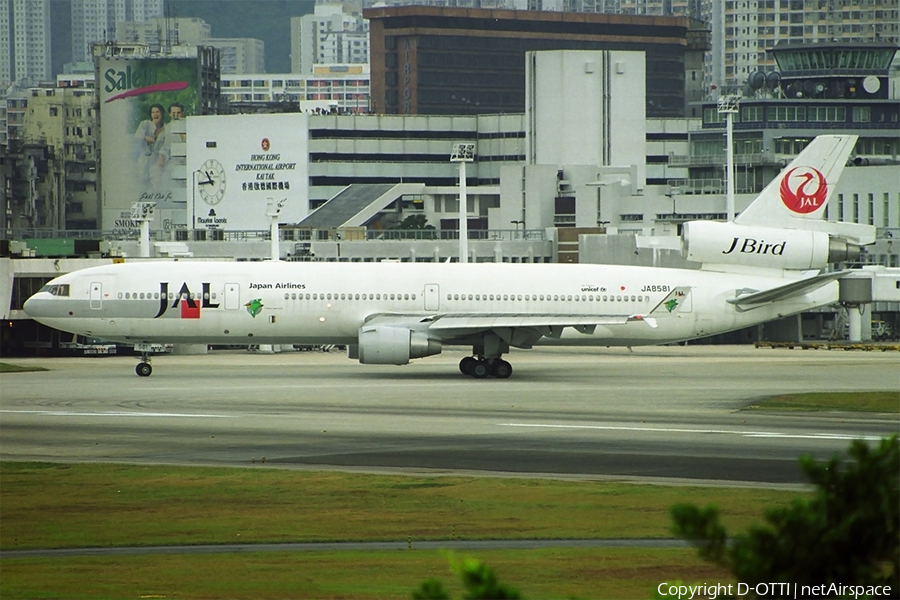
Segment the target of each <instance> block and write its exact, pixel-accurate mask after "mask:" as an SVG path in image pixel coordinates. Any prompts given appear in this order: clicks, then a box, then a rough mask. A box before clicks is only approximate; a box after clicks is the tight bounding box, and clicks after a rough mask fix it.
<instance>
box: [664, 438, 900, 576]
mask: <svg viewBox="0 0 900 600" xmlns="http://www.w3.org/2000/svg"><path fill="white" fill-rule="evenodd" d="M848 455H849V458H850V459H851V460H850V461H849V463H845V461H843V460H841V459H840V458H838V457H837V456H835V457H833V458H831V459H830V460H828V461H826V462H823V463H819V462H816V461H815V460H814V459H812V458H811V457H803V458H801V459H800V465H801V468H802V469H803V471H804V473H806V475H807V477H809V479H810V481H811V482H812V483H813V484H814V485H815V486H816V491H815V494H814V495H813V496H812V497H811V498H801V499H797V500H795V501H794V502H793V503H791V505H789V506H787V507H780V508H772V509H769V510H767V511H766V514H765V521H766V525H765V526H752V527H750V528H749V529H748V531H747V533H746V534H743V535H738V536H735V537H734V538H733V539H731V541H730V542H729V541H728V535H727V532H726V531H725V528H724V526H723V525H722V524H721V523H720V521H719V511H718V510H717V509H716V507H715V506H707V507H706V508H698V507H696V506H694V505H686V504H679V505H675V506H673V507H672V510H671V514H672V518H673V520H674V526H673V531H674V532H675V534H676V535H678V536H680V537H683V538H685V539H687V540H689V541H690V542H692V543H693V544H694V545H696V546H697V548H698V550H699V554H700V556H701V557H702V558H704V559H706V560H708V561H711V562H714V563H717V564H720V565H722V566H725V567H727V568H729V569H730V570H731V572H732V573H733V574H734V576H735V578H736V579H737V581H741V582H761V581H762V582H789V583H796V584H798V585H801V586H802V585H811V586H812V585H822V584H831V583H838V584H840V583H849V582H856V583H859V584H866V585H890V586H891V587H892V588H893V589H894V590H897V589H900V509H898V507H900V443H898V438H897V436H896V435H894V436H892V437H890V438H887V439H883V440H881V442H880V443H879V444H878V446H877V447H875V448H872V447H870V446H869V444H867V443H866V442H863V441H860V440H856V441H854V442H853V443H852V444H851V445H850V448H849V450H848Z"/></svg>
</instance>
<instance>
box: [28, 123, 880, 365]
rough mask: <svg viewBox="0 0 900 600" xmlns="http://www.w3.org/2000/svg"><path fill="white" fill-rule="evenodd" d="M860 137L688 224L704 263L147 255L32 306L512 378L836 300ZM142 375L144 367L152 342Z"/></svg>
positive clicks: (57, 319) (234, 341)
mask: <svg viewBox="0 0 900 600" xmlns="http://www.w3.org/2000/svg"><path fill="white" fill-rule="evenodd" d="M855 141H856V136H844V135H827V136H819V137H817V138H816V139H815V140H813V142H812V143H810V144H809V146H807V148H806V149H805V150H804V151H803V152H802V153H801V154H800V155H799V156H798V157H797V158H796V159H795V160H794V161H793V162H792V163H791V164H790V165H788V167H787V168H786V169H785V170H784V171H783V172H782V173H781V174H780V175H779V176H778V177H777V178H776V179H775V180H774V181H772V182H771V183H770V184H769V185H768V186H767V187H766V189H765V190H763V192H762V193H761V194H760V196H759V197H758V198H757V199H756V200H755V201H754V202H753V204H751V205H750V206H749V207H748V208H747V209H746V210H745V211H744V212H743V213H741V214H740V216H738V217H737V218H736V219H735V220H734V221H733V222H726V223H723V222H707V221H695V222H689V223H686V224H685V225H684V228H683V236H682V245H683V253H684V255H685V257H686V258H688V259H690V260H693V261H697V262H699V263H701V264H702V267H701V268H700V269H699V270H697V269H665V268H652V267H630V266H609V265H590V264H572V265H568V264H489V263H486V264H459V263H438V264H435V263H379V264H373V263H365V264H363V263H299V262H277V261H275V262H190V261H188V262H185V261H176V262H172V261H166V262H162V261H145V262H129V263H127V264H110V265H105V266H101V267H94V268H90V269H84V270H82V271H76V272H74V273H69V274H67V275H63V276H62V277H58V278H56V279H54V280H53V281H51V282H50V283H49V284H47V285H46V286H45V287H44V288H43V289H41V291H39V292H38V293H37V294H35V295H34V296H32V297H31V298H30V299H29V300H28V301H27V302H26V303H25V312H26V313H27V314H28V315H29V316H31V317H33V318H34V319H35V320H37V321H39V322H41V323H43V324H45V325H48V326H50V327H54V328H57V329H61V330H63V331H68V332H72V333H77V334H81V335H85V336H90V337H95V338H101V339H104V340H111V341H118V342H124V343H129V344H135V347H136V348H137V349H139V350H142V349H145V348H147V347H148V345H149V344H151V343H175V344H177V343H187V344H229V345H240V344H345V345H347V346H348V348H349V356H350V357H351V358H358V359H359V362H361V363H366V364H393V365H403V364H407V363H408V362H409V361H410V359H412V358H420V357H424V356H430V355H433V354H438V353H440V352H441V348H442V347H444V346H471V347H472V356H468V357H466V358H464V359H462V361H461V362H460V364H459V368H460V370H461V371H462V372H463V373H464V374H467V375H471V376H474V377H476V378H484V377H487V376H493V377H498V378H506V377H509V376H510V374H511V373H512V367H511V365H510V364H509V363H508V362H507V361H505V360H503V359H502V355H503V354H505V353H507V352H509V350H510V348H513V347H514V348H531V347H532V346H534V345H538V344H552V345H600V346H635V345H646V344H663V343H669V342H676V341H682V340H690V339H696V338H700V337H704V336H709V335H713V334H717V333H723V332H727V331H732V330H735V329H739V328H743V327H747V326H750V325H754V324H758V323H762V322H765V321H770V320H773V319H777V318H779V317H783V316H785V315H790V314H796V313H799V312H801V311H805V310H809V309H812V308H815V307H818V306H824V305H828V304H831V303H833V302H835V301H836V300H837V297H838V285H837V281H836V280H837V279H838V278H839V277H841V275H842V273H821V271H822V270H823V269H825V268H826V267H827V266H828V264H829V263H833V262H841V261H845V260H848V259H852V258H854V257H856V256H857V255H858V254H859V252H860V246H862V245H865V244H871V243H873V242H874V239H875V230H874V227H871V226H867V225H855V224H851V223H834V222H825V221H823V220H822V216H823V213H824V211H825V204H826V202H827V201H828V197H829V196H830V195H831V193H832V192H833V190H834V187H835V184H836V183H837V181H838V177H839V176H840V173H841V171H842V170H843V167H844V164H845V162H846V161H847V158H848V156H849V154H850V152H851V150H852V149H853V146H854V143H855ZM136 372H137V374H138V375H141V376H148V375H150V373H151V367H150V363H149V357H148V354H147V353H146V352H145V353H144V356H143V357H142V359H141V362H140V363H139V364H138V365H137V368H136Z"/></svg>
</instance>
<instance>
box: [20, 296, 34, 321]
mask: <svg viewBox="0 0 900 600" xmlns="http://www.w3.org/2000/svg"><path fill="white" fill-rule="evenodd" d="M36 308H37V303H36V302H35V300H34V296H32V297H30V298H29V299H28V300H26V301H25V304H23V305H22V310H24V311H25V314H26V315H28V316H29V317H35V316H36V314H35V309H36Z"/></svg>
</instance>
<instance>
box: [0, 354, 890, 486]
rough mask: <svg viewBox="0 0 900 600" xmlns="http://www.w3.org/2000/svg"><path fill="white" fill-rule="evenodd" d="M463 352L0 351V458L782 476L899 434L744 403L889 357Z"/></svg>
mask: <svg viewBox="0 0 900 600" xmlns="http://www.w3.org/2000/svg"><path fill="white" fill-rule="evenodd" d="M462 356H463V353H462V352H445V353H444V354H442V355H440V356H436V357H430V358H427V359H422V360H419V361H416V362H414V363H412V364H410V365H408V366H404V367H394V366H371V365H360V364H358V363H356V362H355V361H351V360H348V359H347V358H346V357H344V356H343V355H342V354H341V353H339V352H332V353H321V352H290V353H280V354H254V353H248V352H244V351H227V352H225V351H216V352H212V353H210V354H208V355H203V356H170V355H164V356H159V357H156V358H154V361H153V367H154V373H153V375H152V376H151V377H148V378H139V377H137V376H136V375H135V374H134V365H135V364H136V362H137V360H136V359H135V358H132V357H92V358H46V359H9V360H7V362H11V363H13V364H19V365H26V366H27V365H37V366H42V367H45V368H47V369H49V370H48V371H42V372H29V373H7V374H3V375H2V376H0V459H3V460H36V461H54V462H55V461H103V462H131V463H143V464H146V463H166V464H187V465H229V466H232V465H245V466H248V467H250V466H254V465H255V466H257V467H259V466H262V465H265V466H277V467H285V468H316V469H319V468H325V469H351V470H356V469H359V470H367V471H368V470H371V471H396V472H408V473H409V472H411V473H418V472H427V473H445V472H452V473H468V474H471V473H484V474H491V475H497V474H506V475H526V474H527V475H538V476H551V477H588V478H603V477H614V478H620V479H626V480H641V481H667V482H685V481H689V482H690V481H703V482H704V483H708V482H718V483H725V484H738V483H748V482H749V483H755V484H762V485H785V484H787V485H794V484H799V483H802V482H803V481H804V480H803V477H802V474H801V472H800V470H799V467H798V465H797V457H798V456H800V455H802V454H812V455H813V456H816V457H819V458H825V457H830V456H831V455H833V454H835V453H841V452H843V451H845V450H846V448H847V446H848V445H849V443H850V440H852V439H855V438H863V439H869V440H873V441H874V440H877V439H878V438H880V437H883V436H886V435H890V434H892V433H897V432H898V431H900V419H898V417H897V415H883V414H870V413H805V414H786V413H771V412H763V411H758V410H751V409H748V408H747V407H748V406H749V405H750V404H752V403H753V402H754V400H756V399H759V398H762V397H765V396H769V395H774V394H781V393H793V392H805V391H839V390H851V391H855V390H887V391H895V392H898V402H900V353H897V352H883V353H882V352H844V351H833V350H832V351H824V350H799V349H796V350H786V349H776V350H772V349H756V348H753V347H750V346H687V347H681V346H671V347H648V348H635V349H634V351H633V352H631V351H629V350H628V349H625V348H584V349H559V348H542V349H536V350H531V351H519V352H514V353H513V354H512V355H510V357H509V360H510V362H511V363H512V364H513V367H514V369H515V371H514V373H513V376H512V378H511V379H507V380H497V379H485V380H475V379H473V378H471V377H465V376H463V375H461V374H460V373H459V371H458V368H457V363H458V362H459V359H460V358H461V357H462ZM4 360H6V359H4Z"/></svg>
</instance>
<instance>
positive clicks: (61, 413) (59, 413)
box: [0, 410, 235, 419]
mask: <svg viewBox="0 0 900 600" xmlns="http://www.w3.org/2000/svg"><path fill="white" fill-rule="evenodd" d="M0 413H15V414H23V415H47V416H51V417H180V418H185V419H233V418H235V416H234V415H211V414H192V413H155V412H129V411H114V410H109V411H100V412H80V411H73V410H0Z"/></svg>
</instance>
